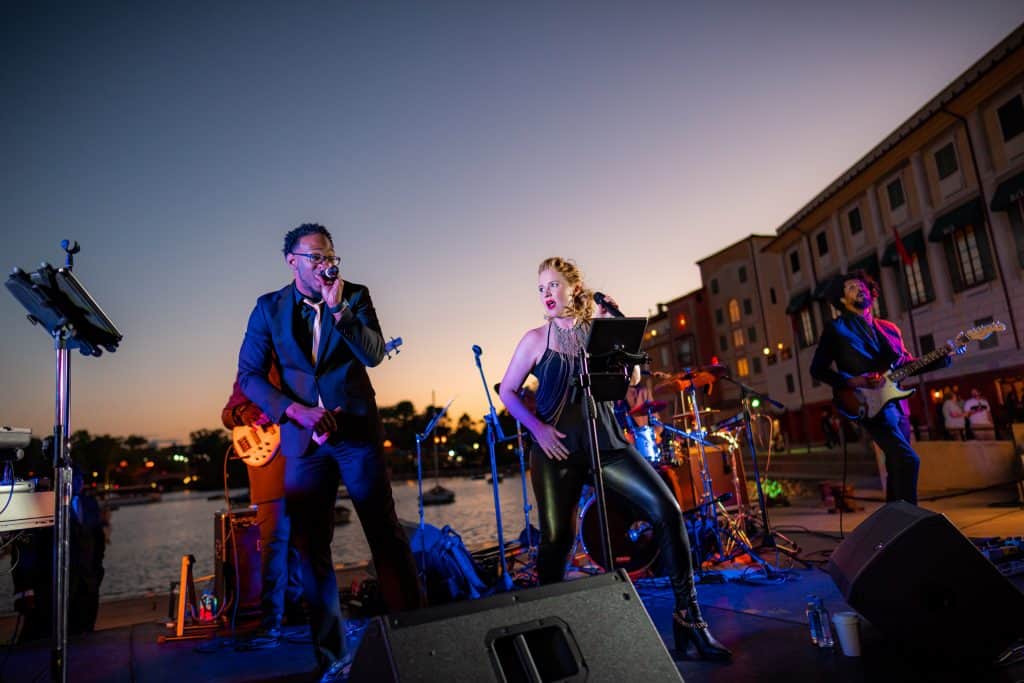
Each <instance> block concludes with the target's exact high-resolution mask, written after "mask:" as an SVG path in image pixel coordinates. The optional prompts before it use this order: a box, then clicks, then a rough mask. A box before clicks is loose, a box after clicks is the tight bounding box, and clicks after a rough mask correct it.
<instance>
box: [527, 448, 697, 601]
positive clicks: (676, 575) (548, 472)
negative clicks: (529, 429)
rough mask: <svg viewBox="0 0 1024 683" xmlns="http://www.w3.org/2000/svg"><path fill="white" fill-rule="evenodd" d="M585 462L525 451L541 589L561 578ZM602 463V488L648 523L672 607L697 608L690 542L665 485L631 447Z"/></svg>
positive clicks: (586, 478) (605, 455)
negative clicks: (533, 503) (537, 517)
mask: <svg viewBox="0 0 1024 683" xmlns="http://www.w3.org/2000/svg"><path fill="white" fill-rule="evenodd" d="M588 462H589V458H588V457H587V456H586V455H582V456H581V454H578V453H574V454H572V455H570V457H569V459H568V460H561V461H559V460H551V459H549V458H548V457H547V456H546V455H544V452H543V451H542V450H541V449H540V448H539V447H538V446H536V445H535V446H534V447H533V449H532V450H531V451H530V477H531V479H532V482H533V494H534V497H535V498H536V500H537V507H538V509H539V513H540V529H541V542H540V548H539V553H538V557H537V575H538V578H539V579H540V583H541V584H548V583H555V582H558V581H561V580H562V579H563V578H564V575H565V568H566V565H567V564H568V562H569V559H570V558H569V553H570V552H571V550H572V545H573V541H574V540H575V539H576V512H577V510H576V506H577V503H578V502H579V499H580V492H581V491H582V489H583V485H584V484H585V483H589V482H590V481H592V477H591V476H590V467H589V465H588ZM601 463H602V471H603V475H604V485H605V489H606V490H607V491H613V492H615V493H617V494H619V495H620V496H622V497H623V498H625V499H626V500H628V501H629V502H630V504H632V505H633V506H634V507H636V508H637V509H638V510H640V511H642V512H643V514H644V515H645V517H646V519H647V520H648V521H649V522H650V523H651V526H652V527H653V531H654V537H655V540H656V541H657V543H658V548H659V550H660V552H661V562H662V569H663V571H664V573H665V574H666V575H667V576H668V577H669V580H670V581H671V582H672V591H673V593H674V595H675V601H676V608H677V609H685V608H686V607H687V606H688V605H690V604H693V603H696V590H695V588H694V583H693V564H692V561H691V559H690V543H689V540H688V539H687V535H686V527H685V525H684V524H683V515H682V513H681V512H680V509H679V504H678V503H677V502H676V499H675V497H674V496H673V495H672V492H671V491H670V490H669V488H668V486H667V485H666V484H665V482H664V481H663V480H662V479H661V477H660V476H659V475H658V473H657V472H656V471H655V470H654V468H653V467H651V465H650V464H649V463H648V462H647V461H646V460H644V459H643V457H642V456H641V455H640V453H638V452H637V451H636V449H635V448H632V447H629V448H624V449H618V450H608V451H602V453H601Z"/></svg>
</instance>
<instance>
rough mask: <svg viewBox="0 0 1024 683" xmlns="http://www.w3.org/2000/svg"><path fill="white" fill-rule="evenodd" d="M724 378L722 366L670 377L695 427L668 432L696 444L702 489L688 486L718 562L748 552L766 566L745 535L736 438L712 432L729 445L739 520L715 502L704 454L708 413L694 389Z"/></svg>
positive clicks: (699, 549)
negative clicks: (699, 493) (711, 535)
mask: <svg viewBox="0 0 1024 683" xmlns="http://www.w3.org/2000/svg"><path fill="white" fill-rule="evenodd" d="M723 378H728V371H727V369H726V368H725V367H724V366H721V365H709V366H703V367H699V368H690V369H687V370H686V371H685V372H683V373H680V374H679V375H676V376H673V377H672V378H671V380H670V383H675V386H677V387H680V388H681V389H680V390H681V391H682V392H683V404H684V406H685V407H687V408H689V410H688V411H687V412H684V413H683V415H684V416H686V417H691V418H692V419H693V423H694V424H693V430H692V431H691V432H686V431H683V430H676V431H675V432H671V431H670V433H676V434H677V435H680V434H681V435H684V436H686V437H688V438H690V439H691V440H693V441H695V442H696V444H697V455H698V458H699V471H700V479H701V487H702V489H703V491H702V493H701V495H700V496H699V497H698V495H697V492H696V486H695V485H694V484H693V483H692V478H691V486H692V487H693V488H694V489H695V490H694V500H695V502H698V505H697V506H696V507H697V514H698V516H699V520H700V527H699V528H702V529H703V528H705V526H707V527H708V528H710V529H711V532H712V534H713V535H714V540H715V547H716V548H717V552H718V556H719V559H720V560H725V559H727V557H732V556H735V554H738V552H739V551H742V552H746V553H748V554H749V555H750V556H751V558H753V559H754V561H755V562H758V564H761V565H762V566H766V565H767V563H765V562H764V561H763V560H762V559H761V558H760V557H759V556H758V555H757V553H756V552H754V549H753V547H752V545H751V543H750V539H749V538H748V537H747V535H746V530H745V526H746V523H747V520H746V516H745V512H744V511H743V509H742V507H743V506H742V500H743V499H742V492H743V491H742V486H743V483H742V482H740V481H739V475H738V471H739V468H738V467H737V466H736V453H737V452H738V451H739V442H738V440H737V439H735V438H734V437H732V435H731V434H729V433H728V432H727V430H718V431H717V432H715V436H718V437H719V438H724V440H725V441H726V442H727V443H728V444H729V446H728V451H729V457H730V459H731V464H732V470H733V488H734V489H735V495H736V496H737V503H738V509H739V515H738V519H734V518H732V517H730V516H729V515H728V512H727V511H726V510H725V506H724V505H722V503H721V501H717V502H716V499H715V494H714V489H713V482H712V479H711V472H710V468H709V466H708V459H707V453H706V452H705V447H706V446H710V445H711V444H710V443H709V442H708V440H707V439H708V435H709V433H708V432H707V431H705V429H704V425H703V424H702V418H703V417H704V416H706V415H707V414H708V413H707V411H706V410H703V409H701V407H700V404H699V401H698V397H697V389H698V388H700V387H706V386H710V385H711V384H712V383H713V382H714V381H716V380H718V379H723ZM654 424H657V423H654ZM662 428H663V429H665V425H662ZM673 429H675V428H673ZM748 432H749V430H748ZM695 435H697V438H693V437H694V436H695ZM719 515H721V516H722V518H723V519H722V523H719ZM726 542H728V545H726ZM701 546H702V543H701V542H700V541H699V539H698V543H697V544H696V548H695V550H696V554H697V561H698V565H697V566H698V568H699V569H698V574H700V575H702V574H703V560H704V558H703V557H701V555H702V552H703V550H702V547H701Z"/></svg>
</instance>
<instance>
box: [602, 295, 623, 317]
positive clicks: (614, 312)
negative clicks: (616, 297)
mask: <svg viewBox="0 0 1024 683" xmlns="http://www.w3.org/2000/svg"><path fill="white" fill-rule="evenodd" d="M594 303H596V304H597V305H598V306H604V310H606V311H608V312H609V313H611V314H612V315H613V316H614V317H616V318H625V317H626V315H625V314H624V313H623V312H622V311H620V310H619V307H618V306H616V305H615V304H613V303H611V302H610V301H608V298H607V297H606V296H605V295H604V294H602V293H601V292H594Z"/></svg>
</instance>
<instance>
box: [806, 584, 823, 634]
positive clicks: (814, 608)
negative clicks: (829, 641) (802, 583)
mask: <svg viewBox="0 0 1024 683" xmlns="http://www.w3.org/2000/svg"><path fill="white" fill-rule="evenodd" d="M804 614H806V615H807V624H808V625H809V626H810V627H811V642H812V643H814V644H815V645H818V643H820V642H821V613H820V612H818V596H816V595H808V596H807V609H806V610H804Z"/></svg>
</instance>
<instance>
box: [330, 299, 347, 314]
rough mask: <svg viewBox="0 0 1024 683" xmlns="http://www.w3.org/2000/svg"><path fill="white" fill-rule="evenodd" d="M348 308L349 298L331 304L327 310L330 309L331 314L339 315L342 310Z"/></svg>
mask: <svg viewBox="0 0 1024 683" xmlns="http://www.w3.org/2000/svg"><path fill="white" fill-rule="evenodd" d="M346 308H348V299H342V300H341V301H339V302H338V305H337V306H331V307H330V308H328V309H327V310H328V311H330V313H331V315H338V314H339V313H341V312H342V311H344V310H345V309H346Z"/></svg>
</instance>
